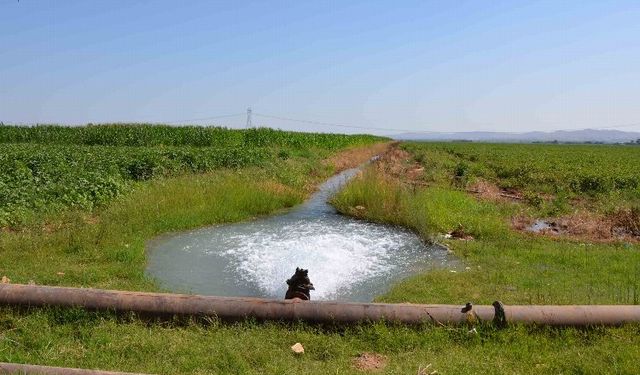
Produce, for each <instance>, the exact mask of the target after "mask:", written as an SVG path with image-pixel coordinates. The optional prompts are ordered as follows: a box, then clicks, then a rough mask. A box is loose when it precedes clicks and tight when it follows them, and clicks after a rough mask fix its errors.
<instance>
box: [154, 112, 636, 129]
mask: <svg viewBox="0 0 640 375" xmlns="http://www.w3.org/2000/svg"><path fill="white" fill-rule="evenodd" d="M244 115H246V116H247V125H246V127H247V128H251V127H253V121H252V116H254V115H255V116H259V117H263V118H269V119H274V120H282V121H290V122H297V123H304V124H311V125H321V126H332V127H338V128H350V129H361V130H380V131H390V132H410V133H421V134H435V133H447V131H444V132H441V131H432V130H417V129H399V128H385V127H376V126H363V125H350V124H344V123H333V122H324V121H315V120H303V119H296V118H291V117H284V116H276V115H268V114H263V113H256V112H253V111H252V110H251V107H249V108H247V111H246V113H234V114H229V115H220V116H209V117H201V118H192V119H186V120H177V121H167V122H164V123H165V124H177V123H185V122H189V121H203V120H215V119H221V118H228V117H236V116H244ZM631 127H640V123H631V124H621V125H611V126H599V127H590V128H591V129H618V128H631ZM587 128H589V127H585V128H566V129H555V130H551V131H576V130H584V129H587ZM483 131H486V132H495V131H490V130H483Z"/></svg>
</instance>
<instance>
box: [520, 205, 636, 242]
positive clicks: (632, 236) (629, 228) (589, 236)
mask: <svg viewBox="0 0 640 375" xmlns="http://www.w3.org/2000/svg"><path fill="white" fill-rule="evenodd" d="M537 221H538V223H539V224H540V226H541V228H536V230H533V229H532V226H533V225H534V223H535V222H536V220H535V219H532V218H529V217H524V216H517V217H514V218H512V220H511V224H512V227H513V228H514V229H516V230H519V231H525V232H529V233H536V234H539V235H543V236H554V237H557V236H563V237H569V238H573V239H576V240H582V241H591V242H611V241H632V242H637V241H640V231H639V230H638V227H639V226H640V225H639V224H640V220H638V218H637V217H635V216H634V215H633V213H632V212H631V210H626V209H625V210H620V211H618V212H616V213H614V214H610V215H599V214H595V213H591V212H587V211H580V212H576V213H574V214H571V215H566V216H561V217H557V218H547V219H538V220H537Z"/></svg>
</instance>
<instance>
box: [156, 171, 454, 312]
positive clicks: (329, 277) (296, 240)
mask: <svg viewBox="0 0 640 375" xmlns="http://www.w3.org/2000/svg"><path fill="white" fill-rule="evenodd" d="M358 171H359V169H358V168H355V169H349V170H346V171H344V172H342V173H340V174H338V175H336V176H334V177H332V178H330V179H329V180H327V181H326V182H325V183H324V184H323V185H322V186H320V188H319V190H318V191H317V192H316V193H315V194H314V195H313V196H312V197H311V198H310V199H309V200H307V201H306V202H305V203H303V204H301V205H299V206H297V207H295V208H293V209H291V210H290V211H287V212H285V213H282V214H280V215H275V216H269V217H264V218H259V219H256V220H254V221H248V222H241V223H236V224H225V225H217V226H212V227H207V228H203V229H197V230H192V231H188V232H181V233H177V234H170V235H166V236H162V237H160V238H157V239H155V240H153V241H151V242H150V243H149V245H148V251H147V253H148V268H147V273H148V275H149V276H150V277H152V278H154V279H156V280H157V281H158V283H159V284H160V286H161V287H163V288H164V289H167V290H170V291H173V292H186V293H196V294H205V295H216V296H252V297H267V298H284V294H285V291H286V289H287V285H286V280H287V279H288V278H289V277H291V276H292V275H293V273H294V272H295V269H296V267H301V268H305V269H309V278H310V279H311V281H312V282H313V284H314V285H315V290H314V291H312V292H311V299H312V300H341V301H358V302H369V301H371V300H373V298H374V297H375V296H377V295H380V294H383V293H384V292H385V291H387V290H388V289H389V287H390V285H391V284H392V283H394V282H396V281H398V280H400V279H402V278H405V277H407V276H409V275H412V274H415V273H418V272H423V271H425V270H428V269H431V268H442V267H447V266H450V265H453V264H454V263H455V259H453V258H452V256H450V255H448V254H447V252H446V250H445V249H444V248H442V247H440V246H437V245H433V246H429V245H427V244H425V243H424V242H423V241H422V240H420V238H418V236H416V235H415V234H414V233H412V232H410V231H408V230H405V229H402V228H398V227H393V226H388V225H381V224H374V223H367V222H364V221H360V220H356V219H353V218H350V217H346V216H343V215H340V214H338V213H337V212H336V210H335V208H333V207H332V206H331V205H329V204H328V203H327V201H328V199H329V198H330V197H331V195H333V194H334V193H336V192H337V191H338V190H339V189H340V188H341V187H342V186H343V185H344V184H345V183H346V182H347V181H348V180H349V179H351V178H353V177H354V176H355V175H356V174H357V173H358Z"/></svg>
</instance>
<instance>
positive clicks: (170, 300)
mask: <svg viewBox="0 0 640 375" xmlns="http://www.w3.org/2000/svg"><path fill="white" fill-rule="evenodd" d="M0 304H3V305H14V306H64V307H82V308H86V309H90V310H111V311H116V312H127V311H131V312H135V313H140V314H144V315H152V316H167V315H187V316H215V317H218V318H220V319H223V320H242V319H246V318H253V319H257V320H287V321H295V320H302V321H307V322H314V323H330V322H336V323H357V322H365V321H381V320H386V321H396V322H401V323H406V324H419V323H424V322H432V323H437V324H460V323H466V322H469V321H470V320H472V321H493V320H494V318H495V319H496V320H498V321H499V320H500V319H499V318H500V316H501V315H503V314H504V318H505V319H503V322H507V323H525V324H542V325H555V326H586V325H607V326H617V325H622V324H626V323H639V322H640V305H620V306H604V305H592V306H586V305H583V306H503V305H502V304H499V303H495V304H494V306H496V307H495V308H494V306H486V305H485V306H473V308H472V309H471V311H465V310H466V309H463V307H462V306H458V305H418V304H385V303H348V302H335V301H299V300H269V299H261V298H241V297H213V296H199V295H185V294H164V293H144V292H124V291H114V290H101V289H83V288H63V287H50V286H35V285H20V284H1V285H0ZM496 315H498V316H497V317H496Z"/></svg>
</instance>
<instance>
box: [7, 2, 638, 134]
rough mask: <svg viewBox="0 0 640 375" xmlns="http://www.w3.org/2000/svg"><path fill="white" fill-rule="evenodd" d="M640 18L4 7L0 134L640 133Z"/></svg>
mask: <svg viewBox="0 0 640 375" xmlns="http://www.w3.org/2000/svg"><path fill="white" fill-rule="evenodd" d="M639 20H640V2H638V1H615V2H606V1H571V0H565V1H535V2H519V1H504V2H501V1H470V2H465V1H456V2H452V1H439V2H433V1H335V2H334V1H322V2H307V1H286V2H284V1H256V2H250V1H220V2H216V1H196V0H190V1H162V0H157V1H131V0H127V1H116V0H110V1H98V0H92V1H72V0H65V1H44V0H41V1H35V0H20V1H19V2H18V1H17V0H0V121H3V122H5V123H37V122H39V123H43V122H46V123H66V124H83V123H87V122H94V123H96V122H121V121H148V122H164V121H180V120H185V119H192V118H201V117H210V116H216V115H225V114H234V113H242V112H244V111H245V110H246V108H247V107H248V106H251V107H252V108H253V110H254V111H255V112H256V113H261V114H269V115H276V116H284V117H291V118H298V119H308V120H316V121H322V122H330V123H341V124H353V125H359V126H371V127H382V128H391V129H399V130H416V131H470V130H495V131H526V130H554V129H574V128H575V129H578V128H586V127H592V128H593V127H596V128H599V127H607V126H618V125H626V124H634V123H639V124H640V100H639V99H640V95H639V93H640V21H639ZM244 121H245V120H244V117H243V116H242V115H240V116H236V117H229V118H224V119H219V120H211V121H203V123H209V122H215V123H219V124H221V125H227V126H233V127H236V126H243V124H244ZM254 124H258V125H266V126H273V127H280V128H283V129H299V130H322V131H348V132H350V131H351V130H349V129H345V128H336V127H330V126H319V125H311V124H304V123H295V122H290V121H284V120H275V119H269V118H264V117H262V118H261V117H258V116H256V117H254ZM621 130H640V125H638V126H631V127H625V128H621ZM353 131H361V130H358V129H354V130H353ZM386 133H393V131H390V132H386Z"/></svg>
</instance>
